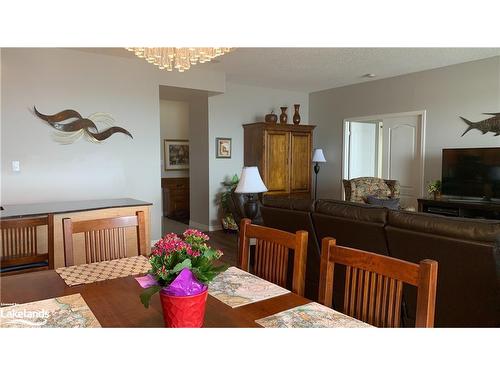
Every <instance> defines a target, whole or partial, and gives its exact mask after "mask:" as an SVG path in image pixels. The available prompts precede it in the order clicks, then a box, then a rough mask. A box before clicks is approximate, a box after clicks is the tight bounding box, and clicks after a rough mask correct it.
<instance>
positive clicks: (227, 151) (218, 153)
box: [215, 138, 232, 159]
mask: <svg viewBox="0 0 500 375" xmlns="http://www.w3.org/2000/svg"><path fill="white" fill-rule="evenodd" d="M231 143H232V138H215V157H216V158H218V159H231V151H232V150H231Z"/></svg>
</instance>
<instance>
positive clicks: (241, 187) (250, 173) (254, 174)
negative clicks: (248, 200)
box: [235, 167, 267, 193]
mask: <svg viewBox="0 0 500 375" xmlns="http://www.w3.org/2000/svg"><path fill="white" fill-rule="evenodd" d="M264 191H267V187H266V185H264V182H263V181H262V178H261V177H260V174H259V168H257V167H243V170H242V171H241V177H240V182H238V186H236V190H235V192H236V193H263V192H264Z"/></svg>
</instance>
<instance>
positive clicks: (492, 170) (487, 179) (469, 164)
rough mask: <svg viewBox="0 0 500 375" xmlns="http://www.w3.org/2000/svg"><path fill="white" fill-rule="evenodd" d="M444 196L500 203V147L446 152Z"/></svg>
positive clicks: (443, 180)
mask: <svg viewBox="0 0 500 375" xmlns="http://www.w3.org/2000/svg"><path fill="white" fill-rule="evenodd" d="M441 181H442V188H441V190H442V193H443V194H444V195H449V196H453V197H464V198H481V199H484V198H485V199H500V147H490V148H450V149H443V176H442V179H441Z"/></svg>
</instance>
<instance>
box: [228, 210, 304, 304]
mask: <svg viewBox="0 0 500 375" xmlns="http://www.w3.org/2000/svg"><path fill="white" fill-rule="evenodd" d="M307 235H308V234H307V232H306V231H297V232H296V233H288V232H285V231H282V230H278V229H274V228H267V227H263V226H260V225H254V224H251V221H250V220H249V219H242V220H241V224H240V243H239V254H238V255H239V257H238V258H239V267H240V268H241V269H243V270H245V271H247V272H249V271H250V266H249V257H250V239H251V238H255V239H256V244H255V252H254V254H255V261H254V265H253V268H252V272H253V273H254V274H255V275H257V276H259V277H261V278H263V279H265V280H267V281H270V282H272V283H275V284H277V285H280V286H282V287H287V285H286V284H287V280H288V275H289V272H290V269H289V267H288V264H289V255H290V252H292V254H293V274H292V291H293V292H294V293H297V294H299V295H302V296H303V295H304V284H305V266H306V256H307Z"/></svg>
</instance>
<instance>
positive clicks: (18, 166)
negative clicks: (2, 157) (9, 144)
mask: <svg viewBox="0 0 500 375" xmlns="http://www.w3.org/2000/svg"><path fill="white" fill-rule="evenodd" d="M12 172H21V163H20V162H19V160H13V161H12Z"/></svg>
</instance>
